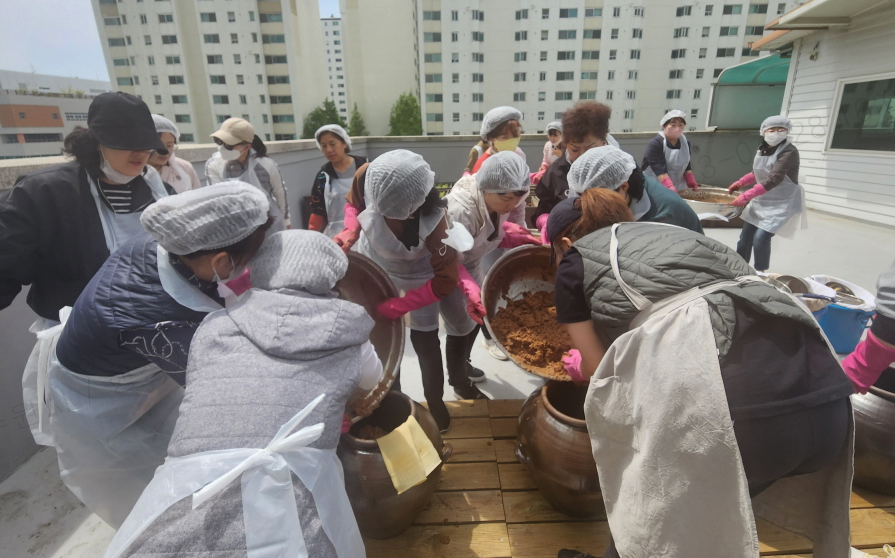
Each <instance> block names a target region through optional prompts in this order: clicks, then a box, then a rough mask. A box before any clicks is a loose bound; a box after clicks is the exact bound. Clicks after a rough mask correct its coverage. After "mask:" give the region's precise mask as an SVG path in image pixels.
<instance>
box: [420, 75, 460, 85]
mask: <svg viewBox="0 0 895 558" xmlns="http://www.w3.org/2000/svg"><path fill="white" fill-rule="evenodd" d="M454 75H455V76H459V74H454ZM426 83H441V74H426ZM454 83H456V82H454Z"/></svg>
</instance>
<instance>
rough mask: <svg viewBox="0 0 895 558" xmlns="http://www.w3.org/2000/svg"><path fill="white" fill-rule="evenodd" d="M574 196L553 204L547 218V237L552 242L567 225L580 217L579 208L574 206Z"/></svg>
mask: <svg viewBox="0 0 895 558" xmlns="http://www.w3.org/2000/svg"><path fill="white" fill-rule="evenodd" d="M575 199H576V198H566V199H564V200H563V201H561V202H559V203H558V204H556V206H554V208H553V210H552V211H551V212H550V217H548V218H547V238H549V239H550V243H551V244H552V243H553V241H554V240H556V237H558V236H559V235H560V234H562V232H563V231H564V230H566V229H567V228H568V227H569V225H571V224H572V223H574V222H575V221H577V220H578V219H581V209H578V208H576V207H575Z"/></svg>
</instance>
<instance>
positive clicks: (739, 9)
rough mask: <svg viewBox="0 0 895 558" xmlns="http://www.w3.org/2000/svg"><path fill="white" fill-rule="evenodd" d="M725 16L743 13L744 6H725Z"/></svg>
mask: <svg viewBox="0 0 895 558" xmlns="http://www.w3.org/2000/svg"><path fill="white" fill-rule="evenodd" d="M722 13H723V14H724V15H737V14H741V13H743V5H742V4H724V11H723V12H722Z"/></svg>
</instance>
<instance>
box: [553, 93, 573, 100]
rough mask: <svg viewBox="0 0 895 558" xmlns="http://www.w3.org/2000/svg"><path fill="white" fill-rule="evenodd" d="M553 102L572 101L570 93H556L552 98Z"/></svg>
mask: <svg viewBox="0 0 895 558" xmlns="http://www.w3.org/2000/svg"><path fill="white" fill-rule="evenodd" d="M554 100H556V101H571V100H572V92H571V91H557V92H556V95H555V96H554Z"/></svg>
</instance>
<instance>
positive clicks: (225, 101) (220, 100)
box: [211, 95, 230, 105]
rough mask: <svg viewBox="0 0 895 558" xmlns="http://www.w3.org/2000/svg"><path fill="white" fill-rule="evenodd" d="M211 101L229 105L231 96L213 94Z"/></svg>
mask: <svg viewBox="0 0 895 558" xmlns="http://www.w3.org/2000/svg"><path fill="white" fill-rule="evenodd" d="M211 102H212V103H214V104H216V105H229V104H230V97H229V96H228V95H212V96H211Z"/></svg>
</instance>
